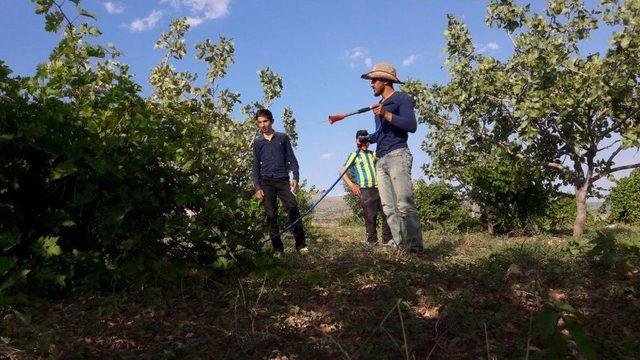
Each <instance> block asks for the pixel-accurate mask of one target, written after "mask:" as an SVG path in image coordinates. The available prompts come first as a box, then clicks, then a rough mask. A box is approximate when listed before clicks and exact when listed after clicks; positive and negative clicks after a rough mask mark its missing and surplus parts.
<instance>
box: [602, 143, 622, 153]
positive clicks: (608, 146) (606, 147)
mask: <svg viewBox="0 0 640 360" xmlns="http://www.w3.org/2000/svg"><path fill="white" fill-rule="evenodd" d="M619 142H620V140H616V141H614V142H612V143H611V144H609V145H607V146H605V147H603V148H600V149H597V150H596V151H597V152H600V151H603V150H607V149H609V148H610V147H612V146H613V145H615V144H616V143H619ZM616 154H617V153H616Z"/></svg>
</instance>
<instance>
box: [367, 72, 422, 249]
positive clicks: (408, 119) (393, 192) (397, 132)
mask: <svg viewBox="0 0 640 360" xmlns="http://www.w3.org/2000/svg"><path fill="white" fill-rule="evenodd" d="M361 78H362V79H367V80H370V81H371V89H372V90H373V95H374V96H380V97H381V100H380V102H379V103H380V104H382V105H384V106H376V107H375V108H373V112H374V117H375V122H376V129H377V130H376V132H375V133H373V134H370V135H369V136H365V137H362V138H360V139H359V140H360V141H361V142H365V141H369V142H370V143H376V144H377V147H376V154H377V157H378V160H377V162H376V172H377V177H378V190H379V192H380V199H381V200H382V209H383V211H384V213H385V215H386V216H387V222H388V223H389V227H390V228H391V233H392V234H393V240H394V242H395V243H396V245H397V246H398V247H399V248H400V249H402V250H405V251H409V252H413V253H421V252H422V250H423V245H422V229H421V227H420V220H419V218H418V211H417V210H416V206H415V203H414V201H413V184H412V182H411V165H412V163H413V156H412V155H411V152H410V151H409V146H408V145H407V139H408V137H409V133H410V132H411V133H414V132H416V129H417V122H416V117H415V113H414V102H413V99H412V98H411V97H410V96H409V95H407V94H405V93H403V92H399V91H395V90H394V88H393V84H394V83H397V84H402V82H401V81H400V80H399V79H398V77H397V75H396V69H395V68H394V67H393V66H392V65H390V64H384V63H380V64H376V65H375V66H374V67H373V70H372V71H369V72H368V73H365V74H362V76H361Z"/></svg>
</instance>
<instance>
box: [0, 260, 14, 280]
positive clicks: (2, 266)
mask: <svg viewBox="0 0 640 360" xmlns="http://www.w3.org/2000/svg"><path fill="white" fill-rule="evenodd" d="M14 264H15V260H14V259H13V258H10V257H4V256H3V257H0V277H2V276H4V275H5V274H6V273H8V272H9V270H11V268H13V266H14Z"/></svg>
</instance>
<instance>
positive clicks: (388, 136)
mask: <svg viewBox="0 0 640 360" xmlns="http://www.w3.org/2000/svg"><path fill="white" fill-rule="evenodd" d="M381 102H384V103H391V102H393V104H391V105H385V106H384V109H385V110H387V111H389V112H390V113H391V114H393V115H392V118H391V120H392V121H391V122H389V121H387V120H385V119H384V118H381V117H379V116H375V120H376V129H377V130H376V132H374V133H373V134H370V135H369V136H368V139H369V142H370V143H372V144H377V145H376V156H377V157H378V159H380V158H382V157H383V156H385V155H386V154H388V153H390V152H392V151H393V150H397V149H402V148H407V147H409V145H407V139H408V138H409V133H414V132H416V129H417V128H418V123H417V122H416V115H415V113H414V110H413V106H414V102H413V99H412V98H411V96H409V95H407V94H406V93H403V92H400V91H396V92H394V93H393V94H391V95H390V96H389V97H388V98H386V99H384V101H381Z"/></svg>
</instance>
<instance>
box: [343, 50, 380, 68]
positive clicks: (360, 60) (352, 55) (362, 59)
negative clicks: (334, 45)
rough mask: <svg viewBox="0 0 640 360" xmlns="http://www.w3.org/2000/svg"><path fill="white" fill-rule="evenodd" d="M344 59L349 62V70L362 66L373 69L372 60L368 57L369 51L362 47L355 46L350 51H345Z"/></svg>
mask: <svg viewBox="0 0 640 360" xmlns="http://www.w3.org/2000/svg"><path fill="white" fill-rule="evenodd" d="M344 57H345V58H346V59H348V60H350V61H351V62H350V64H349V65H350V66H351V68H357V67H361V66H362V65H363V64H364V66H366V67H368V68H372V67H373V60H371V57H369V50H368V49H367V48H365V47H362V46H356V47H354V48H353V49H351V50H345V52H344Z"/></svg>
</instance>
